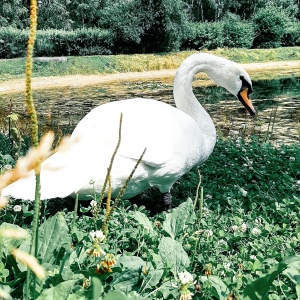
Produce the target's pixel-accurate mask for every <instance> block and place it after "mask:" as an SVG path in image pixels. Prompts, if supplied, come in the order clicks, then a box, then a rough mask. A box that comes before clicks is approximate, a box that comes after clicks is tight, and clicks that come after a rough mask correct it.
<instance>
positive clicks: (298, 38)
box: [281, 22, 300, 47]
mask: <svg viewBox="0 0 300 300" xmlns="http://www.w3.org/2000/svg"><path fill="white" fill-rule="evenodd" d="M281 45H282V46H286V47H288V46H300V23H299V22H290V23H289V24H288V25H287V28H286V31H285V33H284V35H283V37H282V42H281Z"/></svg>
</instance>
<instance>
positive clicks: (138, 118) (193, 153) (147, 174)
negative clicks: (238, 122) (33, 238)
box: [2, 53, 255, 200]
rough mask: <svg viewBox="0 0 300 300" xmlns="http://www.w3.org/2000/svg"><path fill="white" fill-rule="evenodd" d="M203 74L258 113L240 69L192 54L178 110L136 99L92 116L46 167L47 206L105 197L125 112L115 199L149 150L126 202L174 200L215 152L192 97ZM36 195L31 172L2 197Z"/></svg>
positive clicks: (180, 75) (180, 84) (179, 82)
mask: <svg viewBox="0 0 300 300" xmlns="http://www.w3.org/2000/svg"><path fill="white" fill-rule="evenodd" d="M199 71H203V72H205V73H207V74H208V75H209V76H210V77H212V78H213V79H214V80H215V81H216V82H217V83H218V84H219V85H221V86H223V87H225V88H226V89H227V90H229V91H230V92H231V93H233V94H234V95H235V96H236V97H238V98H239V99H240V100H241V101H245V103H243V104H244V105H245V106H246V108H247V109H248V110H249V111H250V113H252V114H254V113H255V112H254V109H253V107H252V104H251V102H250V100H249V99H248V94H249V93H250V92H251V80H250V77H249V75H248V74H247V73H246V72H245V71H244V70H243V69H242V68H241V67H240V66H239V65H237V64H235V63H233V62H231V61H228V60H225V59H222V58H220V57H216V56H213V55H209V54H201V53H200V54H194V55H191V56H190V57H189V58H187V59H186V60H185V61H184V62H183V63H182V65H181V66H180V68H179V69H178V71H177V74H176V77H175V80H174V99H175V103H176V106H177V108H174V107H172V106H170V105H167V104H165V103H162V102H159V101H156V100H151V99H141V98H136V99H130V100H122V101H117V102H112V103H108V104H104V105H101V106H99V107H97V108H95V109H93V110H92V111H91V112H90V113H89V114H87V115H86V116H85V117H84V118H83V119H82V120H81V121H80V122H79V124H78V125H77V127H76V128H75V130H74V132H73V133H72V136H71V146H70V147H68V148H67V149H65V150H63V151H61V152H57V153H55V154H54V155H53V156H51V157H50V158H48V159H47V160H46V161H45V162H43V164H42V169H41V199H50V198H56V197H66V196H68V195H74V194H75V193H77V192H78V193H79V198H81V199H84V198H90V195H93V194H94V191H96V192H100V191H101V188H102V185H103V182H104V180H105V177H106V173H107V168H108V165H109V163H110V159H111V156H112V154H113V152H114V150H115V147H116V144H117V141H118V130H119V119H120V114H121V113H122V114H123V123H122V138H121V144H120V148H119V150H118V152H117V155H116V157H115V160H114V163H113V168H112V171H111V182H112V190H113V194H112V196H113V197H114V196H116V195H117V194H118V192H119V190H120V188H121V187H122V185H123V183H124V181H125V180H126V179H127V177H128V176H129V174H130V173H131V171H132V169H133V168H134V166H135V164H136V162H137V160H138V159H139V157H140V155H141V154H142V152H143V150H144V149H145V148H147V150H146V153H145V155H144V157H143V159H142V162H141V163H140V165H139V166H138V167H137V169H136V171H135V173H134V175H133V178H132V179H131V181H130V183H129V185H128V187H127V189H126V193H125V195H124V197H126V198H131V197H133V196H135V195H137V194H139V193H141V192H142V191H144V190H146V189H148V188H149V187H151V186H154V187H157V188H158V189H159V190H160V191H161V192H162V193H168V192H169V191H170V189H171V187H172V185H173V184H174V182H176V181H177V180H178V179H179V178H180V177H181V176H182V175H183V174H185V173H186V172H188V171H189V170H190V169H191V168H192V167H193V166H195V165H198V164H200V163H202V162H203V161H205V160H206V159H207V158H208V157H209V155H210V154H211V152H212V151H213V148H214V145H215V141H216V131H215V127H214V125H213V123H212V120H211V118H210V117H209V115H208V114H207V112H206V111H205V110H204V109H203V107H202V106H201V105H200V103H199V102H198V100H197V99H196V98H195V96H194V94H193V92H192V80H193V78H194V75H195V74H196V73H198V72H199ZM245 91H246V92H245ZM244 96H245V98H244ZM240 97H241V98H240ZM72 141H73V143H72ZM91 182H93V183H91ZM34 189H35V178H34V174H33V172H31V173H29V174H28V176H27V177H26V178H23V179H20V180H18V181H16V182H15V183H12V184H11V185H9V186H8V187H6V188H5V189H3V191H2V194H3V195H4V196H12V197H14V198H20V199H28V200H33V199H34Z"/></svg>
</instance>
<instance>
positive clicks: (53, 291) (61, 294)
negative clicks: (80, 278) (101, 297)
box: [36, 280, 77, 300]
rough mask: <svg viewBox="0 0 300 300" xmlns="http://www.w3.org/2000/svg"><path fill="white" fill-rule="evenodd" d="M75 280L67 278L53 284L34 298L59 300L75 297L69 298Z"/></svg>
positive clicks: (68, 299)
mask: <svg viewBox="0 0 300 300" xmlns="http://www.w3.org/2000/svg"><path fill="white" fill-rule="evenodd" d="M76 282H77V280H68V281H65V282H62V283H60V284H58V285H57V286H54V287H52V288H50V289H47V290H45V291H44V292H43V293H42V294H41V295H40V296H39V297H38V298H37V299H36V300H48V299H59V300H70V299H76V298H74V297H72V298H70V296H71V294H72V291H73V288H74V286H75V284H76Z"/></svg>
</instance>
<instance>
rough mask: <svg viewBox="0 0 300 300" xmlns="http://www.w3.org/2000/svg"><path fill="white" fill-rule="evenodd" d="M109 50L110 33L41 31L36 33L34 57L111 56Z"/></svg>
mask: <svg viewBox="0 0 300 300" xmlns="http://www.w3.org/2000/svg"><path fill="white" fill-rule="evenodd" d="M110 49H111V41H110V33H109V32H108V31H106V30H99V29H78V30H75V31H64V30H41V31H38V33H37V41H36V48H35V55H36V56H44V55H45V56H61V55H64V56H70V55H101V54H111V50H110Z"/></svg>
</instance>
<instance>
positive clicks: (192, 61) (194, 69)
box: [173, 55, 216, 151]
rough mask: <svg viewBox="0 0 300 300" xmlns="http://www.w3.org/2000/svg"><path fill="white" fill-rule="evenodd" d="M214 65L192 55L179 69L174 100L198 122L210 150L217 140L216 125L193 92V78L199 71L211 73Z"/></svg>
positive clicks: (177, 105) (175, 81)
mask: <svg viewBox="0 0 300 300" xmlns="http://www.w3.org/2000/svg"><path fill="white" fill-rule="evenodd" d="M211 68H212V66H211V65H210V64H209V63H208V62H206V61H205V60H204V59H203V58H202V57H201V56H200V55H192V56H190V57H189V58H188V59H186V60H185V61H184V62H183V63H182V64H181V66H180V68H179V69H178V71H177V73H176V76H175V79H174V89H173V91H174V92H173V93H174V100H175V103H176V107H177V108H179V109H180V110H182V111H184V112H185V113H187V114H189V115H190V116H191V117H192V118H193V119H194V120H195V121H196V123H197V124H198V126H199V128H200V130H201V132H202V133H203V135H204V140H205V142H206V146H207V149H208V151H212V150H213V147H214V145H215V142H216V129H215V126H214V124H213V122H212V120H211V118H210V116H209V114H208V113H207V112H206V110H205V109H204V108H203V107H202V105H201V104H200V103H199V101H198V100H197V98H196V97H195V95H194V93H193V79H194V76H195V75H196V74H197V73H199V72H204V73H210V72H209V71H210V69H211Z"/></svg>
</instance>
